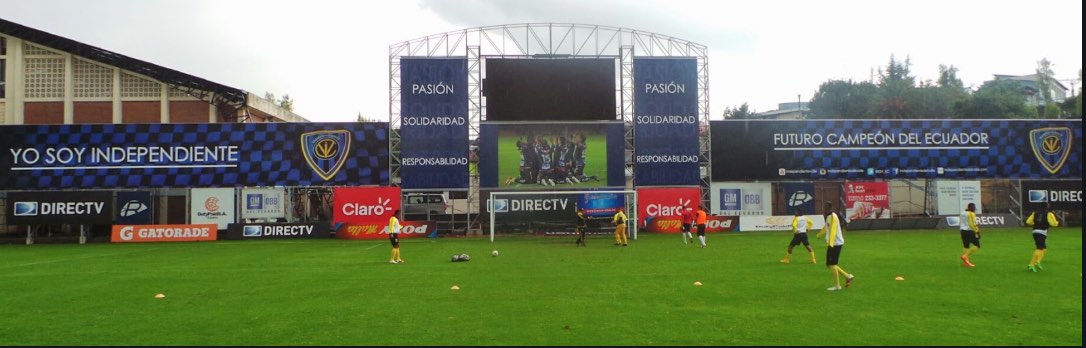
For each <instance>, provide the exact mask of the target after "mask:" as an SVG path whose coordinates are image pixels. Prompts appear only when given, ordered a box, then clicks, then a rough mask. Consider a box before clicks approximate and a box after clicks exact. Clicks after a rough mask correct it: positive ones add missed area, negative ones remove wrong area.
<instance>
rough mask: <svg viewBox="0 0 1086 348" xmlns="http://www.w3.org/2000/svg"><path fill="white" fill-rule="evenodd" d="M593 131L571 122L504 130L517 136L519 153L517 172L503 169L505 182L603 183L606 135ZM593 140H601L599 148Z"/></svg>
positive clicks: (589, 185) (508, 184) (546, 183)
mask: <svg viewBox="0 0 1086 348" xmlns="http://www.w3.org/2000/svg"><path fill="white" fill-rule="evenodd" d="M592 132H593V130H592V129H587V130H586V129H576V127H573V126H570V127H550V129H519V130H517V131H514V132H509V133H503V134H502V137H503V138H506V137H509V138H511V137H516V140H515V141H514V142H513V145H515V147H516V154H517V156H518V161H517V162H516V163H517V167H516V172H515V174H514V173H508V172H506V171H504V169H503V172H502V174H501V175H502V176H503V177H504V178H505V179H504V180H503V181H502V184H503V186H513V187H518V186H519V187H526V186H527V187H533V186H536V185H538V186H542V187H555V186H559V185H567V186H576V187H582V186H583V187H591V186H600V183H599V182H600V177H601V176H603V175H604V174H605V173H606V153H605V150H606V145H605V144H606V138H605V136H603V135H602V134H591V133H592ZM586 133H589V134H586ZM597 133H598V132H597ZM592 141H597V142H599V143H601V144H600V146H598V149H597V150H595V151H593V150H594V149H593V147H590V146H589V142H592ZM600 162H602V163H600ZM503 168H508V167H506V166H503Z"/></svg>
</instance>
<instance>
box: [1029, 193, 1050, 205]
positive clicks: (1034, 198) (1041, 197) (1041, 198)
mask: <svg viewBox="0 0 1086 348" xmlns="http://www.w3.org/2000/svg"><path fill="white" fill-rule="evenodd" d="M1029 202H1030V203H1044V202H1048V190H1029Z"/></svg>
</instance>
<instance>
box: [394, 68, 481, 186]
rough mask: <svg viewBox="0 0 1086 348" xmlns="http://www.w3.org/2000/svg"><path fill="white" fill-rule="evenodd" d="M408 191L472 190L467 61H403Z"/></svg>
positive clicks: (403, 133)
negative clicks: (469, 161)
mask: <svg viewBox="0 0 1086 348" xmlns="http://www.w3.org/2000/svg"><path fill="white" fill-rule="evenodd" d="M400 72H401V75H400V139H401V141H400V159H401V162H400V163H401V166H400V179H401V187H403V188H405V189H420V188H426V189H450V188H467V187H468V60H467V58H464V57H451V58H400Z"/></svg>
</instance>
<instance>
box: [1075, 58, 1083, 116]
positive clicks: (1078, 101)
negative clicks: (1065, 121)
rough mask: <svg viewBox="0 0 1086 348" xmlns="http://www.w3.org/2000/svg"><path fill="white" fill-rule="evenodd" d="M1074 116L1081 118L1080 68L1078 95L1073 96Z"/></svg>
mask: <svg viewBox="0 0 1086 348" xmlns="http://www.w3.org/2000/svg"><path fill="white" fill-rule="evenodd" d="M1075 117H1078V118H1080V119H1081V118H1082V69H1078V96H1077V97H1075Z"/></svg>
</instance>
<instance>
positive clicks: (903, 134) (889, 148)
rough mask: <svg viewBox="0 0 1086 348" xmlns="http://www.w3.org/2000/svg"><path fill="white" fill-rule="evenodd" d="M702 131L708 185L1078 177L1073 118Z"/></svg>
mask: <svg viewBox="0 0 1086 348" xmlns="http://www.w3.org/2000/svg"><path fill="white" fill-rule="evenodd" d="M710 132H711V134H712V137H713V142H712V149H711V152H712V159H713V168H712V180H713V181H753V180H789V179H805V180H812V179H817V180H827V179H893V178H901V179H912V178H927V179H982V178H1000V179H1081V178H1082V121H1081V120H1059V119H1039V120H724V121H711V122H710ZM718 164H722V165H718Z"/></svg>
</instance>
